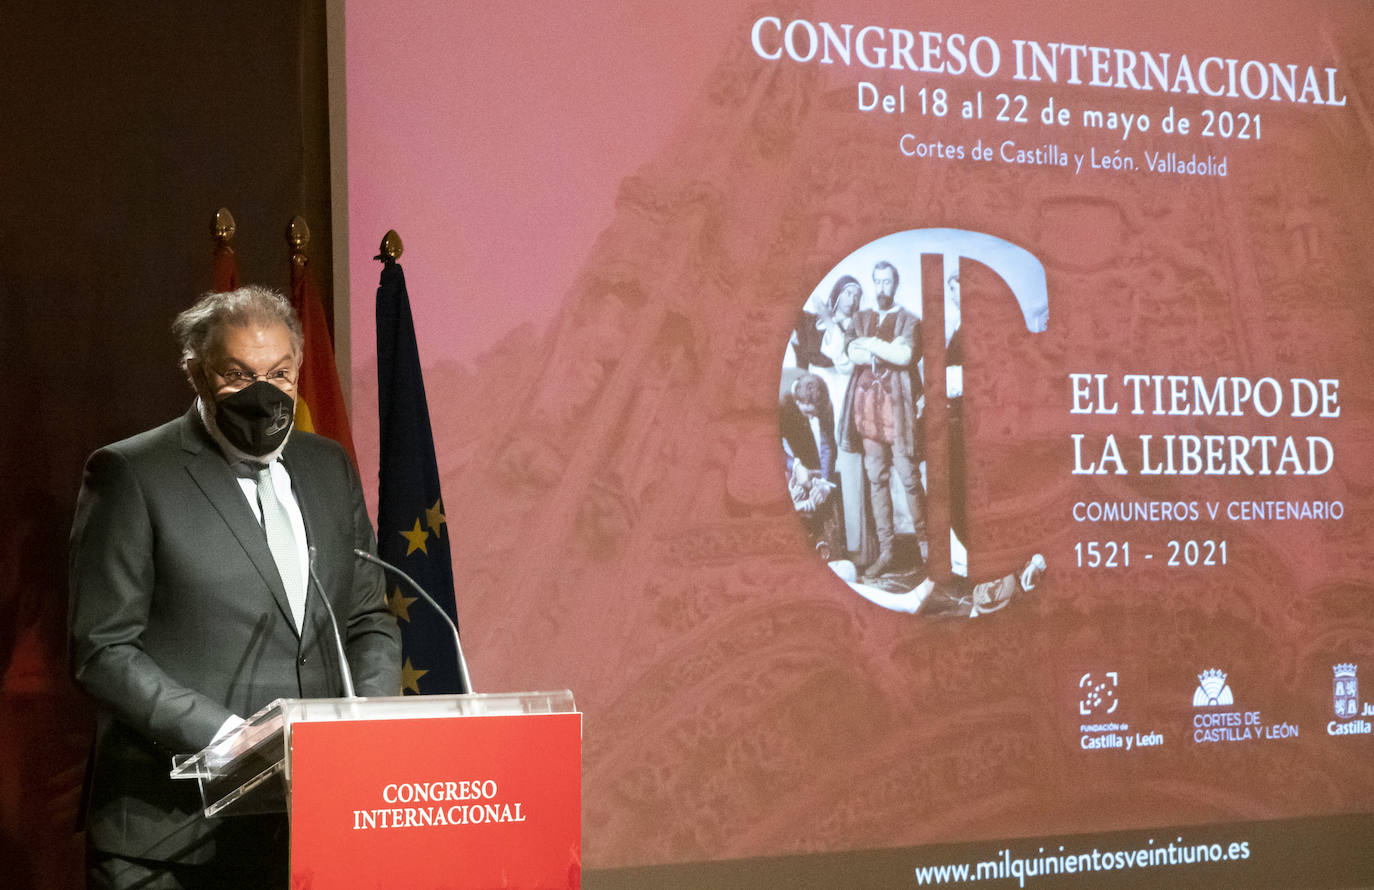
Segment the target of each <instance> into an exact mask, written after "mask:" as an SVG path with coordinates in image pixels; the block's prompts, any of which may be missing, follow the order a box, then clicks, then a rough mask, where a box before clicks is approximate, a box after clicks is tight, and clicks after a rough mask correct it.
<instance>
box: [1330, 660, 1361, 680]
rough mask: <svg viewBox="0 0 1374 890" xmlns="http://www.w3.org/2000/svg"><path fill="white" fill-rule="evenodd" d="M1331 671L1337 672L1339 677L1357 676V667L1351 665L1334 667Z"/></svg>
mask: <svg viewBox="0 0 1374 890" xmlns="http://www.w3.org/2000/svg"><path fill="white" fill-rule="evenodd" d="M1331 670H1333V671H1335V673H1336V676H1337V677H1353V676H1355V671H1356V666H1355V665H1353V664H1350V663H1348V662H1347V663H1343V664H1337V665H1333V666H1332V668H1331Z"/></svg>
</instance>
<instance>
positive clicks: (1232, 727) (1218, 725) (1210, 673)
mask: <svg viewBox="0 0 1374 890" xmlns="http://www.w3.org/2000/svg"><path fill="white" fill-rule="evenodd" d="M1235 703H1236V696H1235V693H1233V692H1232V691H1231V684H1230V683H1229V682H1228V680H1227V676H1226V672H1225V671H1223V670H1221V669H1220V668H1208V669H1206V670H1204V671H1203V672H1202V673H1200V674H1198V675H1197V689H1194V690H1193V708H1194V714H1193V742H1194V743H1195V744H1203V743H1207V742H1248V741H1251V740H1264V739H1295V738H1297V737H1298V725H1297V724H1296V723H1288V722H1286V721H1284V722H1280V723H1273V724H1266V723H1265V722H1264V720H1263V718H1262V716H1261V714H1260V712H1259V711H1227V710H1221V709H1222V708H1228V707H1230V706H1231V705H1234V704H1235Z"/></svg>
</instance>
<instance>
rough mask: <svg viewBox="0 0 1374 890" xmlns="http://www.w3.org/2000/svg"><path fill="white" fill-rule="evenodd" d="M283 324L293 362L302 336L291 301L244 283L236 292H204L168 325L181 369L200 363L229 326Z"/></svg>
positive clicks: (260, 287)
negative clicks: (189, 364) (179, 354)
mask: <svg viewBox="0 0 1374 890" xmlns="http://www.w3.org/2000/svg"><path fill="white" fill-rule="evenodd" d="M277 324H280V325H285V326H286V330H287V331H288V332H289V333H290V334H291V353H292V355H294V356H295V357H296V359H297V360H299V359H300V357H301V348H302V346H303V345H304V343H305V336H304V334H302V333H301V323H300V321H299V320H298V319H297V318H296V312H295V310H294V309H292V308H291V302H290V301H289V300H287V299H286V297H285V296H283V295H282V294H281V293H279V292H277V291H274V290H272V289H271V288H270V287H263V286H262V285H260V284H246V285H244V286H243V287H241V288H239V289H238V290H231V291H225V292H224V293H208V294H206V295H205V296H203V297H201V298H200V299H199V300H197V301H196V304H195V305H194V306H192V307H191V308H190V309H187V310H186V311H184V312H182V313H181V314H180V315H178V316H177V317H176V320H175V321H173V322H172V333H173V334H174V335H176V338H177V344H178V345H179V346H181V367H182V369H183V370H185V369H186V364H187V362H190V361H192V360H195V361H200V360H201V359H203V358H204V357H205V354H206V352H207V351H209V349H210V348H211V347H212V346H213V345H214V344H215V343H217V342H218V341H219V338H220V336H221V335H222V332H223V330H224V328H226V327H229V326H230V325H233V326H235V327H241V326H248V325H253V326H258V325H261V326H269V327H270V326H271V325H277Z"/></svg>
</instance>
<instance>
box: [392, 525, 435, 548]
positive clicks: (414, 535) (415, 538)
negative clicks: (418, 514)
mask: <svg viewBox="0 0 1374 890" xmlns="http://www.w3.org/2000/svg"><path fill="white" fill-rule="evenodd" d="M398 534H400V536H401V537H403V538H405V539H406V540H407V541H409V542H410V546H409V547H407V548H406V556H409V555H410V554H412V553H414V552H415V551H416V550H418V551H420V552H421V553H423V554H424V555H425V556H429V551H428V550H426V549H425V541H426V540H427V539H428V538H429V532H427V531H425V530H424V529H422V528H420V520H418V519H417V520H415V528H413V529H411V530H410V531H408V532H398Z"/></svg>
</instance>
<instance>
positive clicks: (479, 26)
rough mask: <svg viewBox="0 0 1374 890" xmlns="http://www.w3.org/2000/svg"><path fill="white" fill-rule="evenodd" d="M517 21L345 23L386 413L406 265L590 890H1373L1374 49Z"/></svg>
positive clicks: (832, 17)
mask: <svg viewBox="0 0 1374 890" xmlns="http://www.w3.org/2000/svg"><path fill="white" fill-rule="evenodd" d="M529 15H530V17H531V21H530V22H527V23H525V24H524V25H522V27H527V28H528V29H530V31H531V32H532V33H533V34H535V35H537V37H538V39H537V40H534V39H522V38H521V37H520V34H522V33H523V34H525V38H530V37H531V33H526V32H525V31H521V30H520V29H516V30H515V31H512V30H511V27H510V23H509V22H502V21H501V20H500V16H499V15H497V14H495V13H491V12H488V11H482V12H480V13H479V12H478V11H473V10H462V9H456V10H455V9H451V8H449V6H448V5H447V4H446V5H444V6H443V8H436V9H432V10H428V11H426V12H425V13H424V16H422V17H420V18H417V20H416V21H415V22H414V23H413V24H412V27H411V29H410V31H407V30H406V29H405V28H403V27H399V26H398V25H397V24H396V23H395V21H394V20H392V21H388V22H386V23H383V22H380V21H378V20H377V19H375V18H374V17H373V14H372V13H371V12H370V11H369V10H365V9H362V8H361V5H360V4H359V5H349V7H348V16H349V19H348V29H349V81H350V82H349V95H350V99H349V103H350V104H349V109H348V115H349V121H350V134H349V140H350V141H349V154H350V232H351V236H350V238H351V245H352V253H353V257H354V271H353V277H352V281H353V285H352V286H353V298H352V303H353V340H354V359H355V366H354V378H355V379H354V386H355V422H356V423H357V425H358V428H359V430H360V433H359V436H358V438H359V439H360V440H361V441H362V442H363V443H365V444H364V445H363V446H362V452H363V453H362V459H363V461H364V464H365V466H364V477H365V478H367V477H368V472H369V470H368V468H367V466H366V464H367V463H368V461H369V460H371V461H375V450H374V452H373V454H371V455H369V454H368V453H367V450H368V446H367V444H366V443H368V442H370V441H373V440H374V439H375V420H374V419H373V418H374V417H375V413H371V412H375V403H372V402H369V399H375V384H373V383H371V380H372V374H373V372H372V370H371V367H370V365H369V362H370V361H371V353H370V343H369V342H368V341H369V337H370V335H371V334H370V332H371V321H370V319H369V317H368V315H369V313H370V300H369V299H368V296H369V295H370V293H371V290H372V288H374V287H375V281H376V271H375V266H370V265H369V264H368V263H367V262H366V261H365V260H364V259H363V258H364V257H365V256H366V257H370V256H371V255H372V254H373V253H375V244H376V240H377V237H378V235H379V234H380V232H383V231H385V230H386V229H387V228H397V229H399V230H400V231H401V232H402V234H403V235H404V236H406V238H407V243H408V244H409V245H411V247H412V250H411V251H410V252H409V253H408V254H407V255H406V256H405V257H404V258H403V264H405V266H406V269H407V275H408V277H409V279H410V281H411V295H412V301H413V303H414V306H415V314H416V318H417V324H418V327H419V328H420V331H421V335H420V336H421V339H420V347H421V354H422V356H423V357H424V359H425V365H426V367H425V373H426V375H427V383H428V387H429V400H430V409H431V413H432V414H433V415H434V424H435V429H436V448H437V450H438V453H439V456H440V463H441V473H442V475H443V485H444V498H445V504H446V505H447V511H446V516H447V524H446V533H447V534H449V535H450V536H451V537H450V542H451V546H452V549H453V554H454V556H453V559H454V567H455V574H456V576H457V577H459V579H460V581H459V586H460V589H459V594H458V600H459V617H460V620H461V622H462V623H463V626H464V634H465V637H466V639H467V641H468V646H469V659H470V661H471V662H472V666H473V674H474V680H475V682H476V684H477V685H478V687H479V688H485V689H488V690H493V691H495V690H501V691H509V690H521V689H542V688H561V687H568V688H571V689H572V690H573V692H574V694H575V695H576V696H577V700H578V703H579V706H580V708H581V709H582V710H583V711H584V713H585V714H586V720H585V728H586V729H585V740H584V741H585V744H584V751H585V757H584V781H583V789H584V792H583V812H584V817H583V823H584V828H583V849H582V857H583V858H582V865H583V868H584V870H585V872H586V874H587V876H588V877H587V882H588V885H589V886H590V885H592V884H593V883H594V878H595V876H600V878H599V879H600V880H603V881H606V882H613V881H616V880H622V879H623V880H626V881H630V882H631V883H627V884H624V886H630V885H632V881H633V880H634V879H636V878H637V879H640V880H641V881H642V880H650V879H651V880H653V881H656V882H658V883H656V884H655V885H656V886H671V885H672V884H671V881H673V880H682V881H684V882H685V883H683V886H693V884H692V883H691V881H692V880H694V878H693V877H692V876H694V875H695V876H696V878H695V879H696V880H697V881H698V885H701V884H700V880H702V878H701V876H702V875H705V874H708V872H707V871H704V870H705V869H707V868H708V864H714V866H715V867H716V868H726V869H727V870H726V871H714V872H709V874H713V875H716V876H717V877H719V876H720V875H722V874H736V873H737V874H740V875H744V874H750V875H754V876H755V877H758V876H766V875H769V874H773V875H776V876H781V875H784V874H786V875H789V876H790V877H789V878H788V880H789V881H792V883H790V884H789V885H790V886H812V885H815V886H824V885H825V884H823V883H821V884H806V883H805V880H807V879H808V878H806V877H800V878H799V877H797V876H798V875H802V876H808V875H809V876H810V877H809V879H810V880H813V881H821V880H823V879H822V878H820V877H817V876H818V875H822V874H824V870H825V869H826V868H828V867H832V866H833V867H836V868H842V869H843V871H842V873H844V874H849V875H854V874H864V875H867V876H868V877H866V878H865V879H864V880H863V881H862V882H861V885H862V886H882V887H886V886H893V887H909V886H923V885H928V886H935V885H939V884H940V883H942V882H943V883H950V884H957V883H959V882H960V881H962V880H979V881H983V882H986V881H1002V882H1005V885H1006V886H1013V885H1026V886H1033V885H1043V886H1055V885H1056V882H1061V883H1062V882H1070V883H1071V882H1073V881H1079V882H1086V883H1082V884H1081V885H1083V886H1130V885H1159V884H1175V885H1177V884H1180V883H1182V884H1187V883H1188V882H1194V883H1195V884H1197V885H1200V886H1216V885H1218V884H1221V885H1226V884H1228V883H1230V884H1233V885H1247V886H1264V885H1266V882H1267V883H1268V884H1270V885H1281V886H1291V885H1294V884H1295V883H1297V884H1304V885H1311V886H1322V885H1334V884H1340V883H1345V884H1351V883H1359V882H1361V881H1366V880H1374V865H1371V863H1370V861H1369V855H1368V853H1367V852H1366V851H1365V847H1367V846H1368V845H1367V843H1362V842H1361V839H1364V841H1367V839H1368V837H1369V833H1370V825H1371V821H1370V820H1369V818H1368V814H1369V813H1370V812H1371V811H1374V757H1371V754H1372V753H1374V731H1372V730H1371V724H1374V694H1371V693H1370V691H1369V690H1371V689H1374V677H1371V674H1374V608H1372V607H1374V583H1372V582H1371V580H1370V579H1371V561H1374V558H1372V557H1371V551H1372V550H1374V547H1372V546H1371V545H1374V527H1371V515H1370V509H1371V498H1374V487H1371V484H1370V482H1369V480H1370V478H1371V470H1372V469H1374V426H1372V425H1371V418H1372V417H1374V415H1372V414H1371V408H1374V404H1372V403H1371V397H1370V393H1369V383H1370V381H1371V377H1374V374H1371V371H1370V368H1371V361H1372V360H1374V350H1371V347H1370V344H1369V341H1370V335H1371V332H1374V308H1372V306H1374V304H1371V302H1370V301H1369V299H1368V287H1369V285H1368V282H1369V281H1370V280H1371V275H1372V274H1374V268H1371V266H1374V261H1372V260H1371V257H1372V256H1374V252H1371V251H1370V250H1369V247H1368V234H1367V233H1368V232H1370V231H1374V209H1372V208H1371V201H1370V198H1371V191H1372V187H1374V180H1371V173H1372V172H1374V166H1372V165H1374V120H1372V119H1371V117H1370V107H1369V102H1370V97H1371V90H1374V77H1372V76H1371V67H1370V66H1371V64H1374V56H1371V51H1372V50H1374V44H1371V40H1372V39H1374V38H1371V36H1370V35H1371V34H1374V27H1371V26H1374V10H1370V9H1369V8H1368V7H1366V6H1364V5H1361V4H1351V3H1329V4H1315V5H1312V4H1309V5H1305V6H1304V7H1303V8H1302V10H1301V12H1300V13H1299V12H1297V11H1296V10H1294V9H1293V8H1291V5H1290V4H1278V3H1273V4H1254V3H1245V4H1240V3H1235V4H1209V5H1207V6H1206V8H1202V7H1201V6H1199V5H1197V4H1164V5H1158V4H1156V5H1155V6H1152V7H1150V8H1149V9H1148V10H1144V9H1141V10H1135V9H1131V10H1125V9H1105V8H1101V7H1097V6H1092V5H1087V4H1072V3H1051V4H1037V5H1034V7H1033V8H1028V5H1025V4H1016V5H1013V4H998V3H971V4H970V3H965V4H926V5H923V6H920V7H912V6H911V5H909V4H903V3H857V2H856V3H816V4H799V5H789V6H787V7H786V8H783V7H769V6H767V5H766V4H764V5H759V4H735V5H732V4H719V3H712V4H701V5H700V8H695V7H693V6H692V5H690V4H689V5H687V6H683V7H680V8H676V10H675V11H674V12H673V13H672V17H671V18H670V19H668V20H664V19H663V18H661V17H659V13H658V7H657V6H654V5H645V6H643V7H635V6H633V5H630V6H628V7H622V8H618V10H617V11H614V12H609V13H608V12H604V11H602V12H598V11H592V12H588V11H586V10H583V9H579V10H577V11H576V12H575V13H574V12H573V11H569V10H564V9H562V8H561V7H557V6H553V7H543V6H540V5H534V6H532V7H531V11H530V13H529ZM389 19H394V15H389ZM405 34H412V35H413V36H414V40H415V42H414V44H413V50H414V51H413V52H412V53H411V54H410V55H411V56H414V58H405V59H402V58H398V54H397V53H395V52H394V48H395V47H394V40H395V39H396V38H397V37H399V36H402V35H405ZM367 35H376V36H377V39H376V40H375V45H371V44H370V43H369V41H368V39H367ZM444 35H449V37H450V38H451V40H447V39H445V38H444ZM382 36H385V37H386V38H387V39H381V38H382ZM452 41H458V42H459V43H461V45H462V46H463V48H464V49H463V53H462V59H463V61H462V65H461V71H460V72H456V73H453V77H454V78H455V80H454V81H453V82H451V83H450V82H448V81H446V80H445V77H446V76H447V73H446V72H448V69H446V68H445V67H444V63H442V62H439V61H436V62H435V63H434V64H433V65H432V66H430V67H428V68H426V67H424V65H423V59H424V51H425V50H426V49H429V50H432V51H433V52H435V53H441V51H442V50H443V48H444V47H445V46H451V45H453V43H452ZM541 60H543V62H541ZM412 64H413V65H415V66H417V67H416V69H415V70H418V71H425V72H427V73H426V74H425V75H424V76H425V77H427V78H429V80H430V82H431V85H434V84H435V83H437V84H438V85H439V86H443V88H438V86H436V87H435V88H433V89H427V90H424V91H420V92H417V91H415V90H414V89H409V90H408V89H406V88H405V86H406V85H407V84H410V85H411V86H412V87H413V85H414V83H416V82H419V81H418V80H413V81H407V80H406V77H412V78H415V77H418V75H414V74H409V75H407V74H406V73H405V66H406V65H412ZM663 71H668V72H670V73H671V75H672V76H671V77H667V76H662V72H663ZM655 72H658V74H657V75H656V74H655ZM460 75H461V76H460ZM684 83H685V84H687V85H686V86H684V85H683V84H684ZM636 85H638V89H637V86H636ZM422 94H423V98H422V97H421V95H422ZM369 103H372V104H369ZM370 109H371V111H370ZM382 109H384V110H382ZM622 115H623V120H622V119H621V117H618V116H622ZM410 119H413V120H416V121H418V122H422V123H423V126H422V125H421V124H420V123H417V124H416V125H414V126H413V127H411V126H406V125H405V124H404V122H405V121H407V120H410ZM377 121H386V122H388V126H390V127H392V128H394V127H396V126H401V127H402V128H403V129H404V130H405V133H406V139H407V140H409V142H408V143H407V144H410V145H411V146H412V148H413V149H414V150H413V151H410V152H408V153H407V154H406V155H405V156H404V158H401V157H398V156H397V155H396V154H395V153H394V151H393V152H392V153H390V154H389V153H387V151H386V145H387V143H386V141H385V140H386V139H395V138H396V137H395V131H394V129H392V130H390V131H388V132H389V133H390V135H386V136H382V135H378V130H377V129H375V128H374V129H369V128H368V126H367V124H368V122H377ZM397 121H400V122H402V123H401V124H399V125H398V124H397V123H396V122H397ZM498 123H499V126H498V125H497V124H498ZM531 144H539V145H556V152H554V151H549V152H545V153H544V155H543V156H538V155H535V154H532V153H530V152H529V150H528V146H530V145H531ZM512 152H513V153H515V154H517V155H520V157H521V158H522V161H521V163H522V164H523V165H524V166H522V167H521V168H520V169H519V170H518V171H517V170H514V169H513V168H512V167H511V166H509V165H508V164H506V161H507V160H508V156H509V155H510V154H511V153H512ZM426 159H428V166H426V163H427V161H426ZM403 161H404V162H403ZM617 162H626V163H628V164H629V166H626V167H623V168H617V167H615V166H614V165H615V163H617ZM398 167H400V168H402V169H401V170H400V171H398V169H396V168H398ZM570 171H578V175H571V174H570ZM588 183H603V184H604V192H598V191H596V190H595V189H593V188H591V187H590V186H589V185H588ZM436 194H444V195H451V196H452V204H451V206H447V207H446V206H445V205H444V202H442V201H436V200H435V197H434V196H435V195H436ZM588 227H590V228H588ZM493 231H495V232H502V233H504V234H503V235H502V236H501V237H499V238H491V240H489V241H488V240H484V239H487V238H490V237H491V236H490V232H493ZM484 232H485V234H484ZM588 232H590V233H589V234H587V233H588ZM468 233H472V234H468ZM416 244H424V245H426V246H425V247H423V248H417V247H415V245H416ZM479 244H480V245H481V247H480V249H479V248H478V247H477V246H476V245H479ZM437 270H443V271H437ZM422 276H423V282H424V284H423V287H422V286H420V285H419V284H417V282H419V281H421V280H422ZM503 318H504V319H506V322H505V323H504V324H503V322H502V319H503ZM474 331H477V332H480V336H479V335H478V334H474ZM427 336H428V337H429V339H427ZM370 386H371V387H372V389H369V387H370ZM369 425H371V429H372V432H369V428H370V426H369ZM372 447H373V448H374V449H375V446H372ZM381 533H382V534H386V533H388V530H385V529H383V530H381ZM421 689H422V690H423V681H421ZM730 863H736V865H735V866H733V867H734V868H736V869H737V871H736V872H730V871H729V870H728V869H729V867H731V866H730V865H729V864H730ZM965 868H967V871H964V870H963V869H965ZM635 869H642V871H635ZM694 869H695V871H694ZM855 869H858V871H856V870H855ZM1113 882H1115V883H1113ZM612 885H614V886H622V885H621V884H612V883H606V884H605V886H612ZM994 886H996V884H994Z"/></svg>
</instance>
